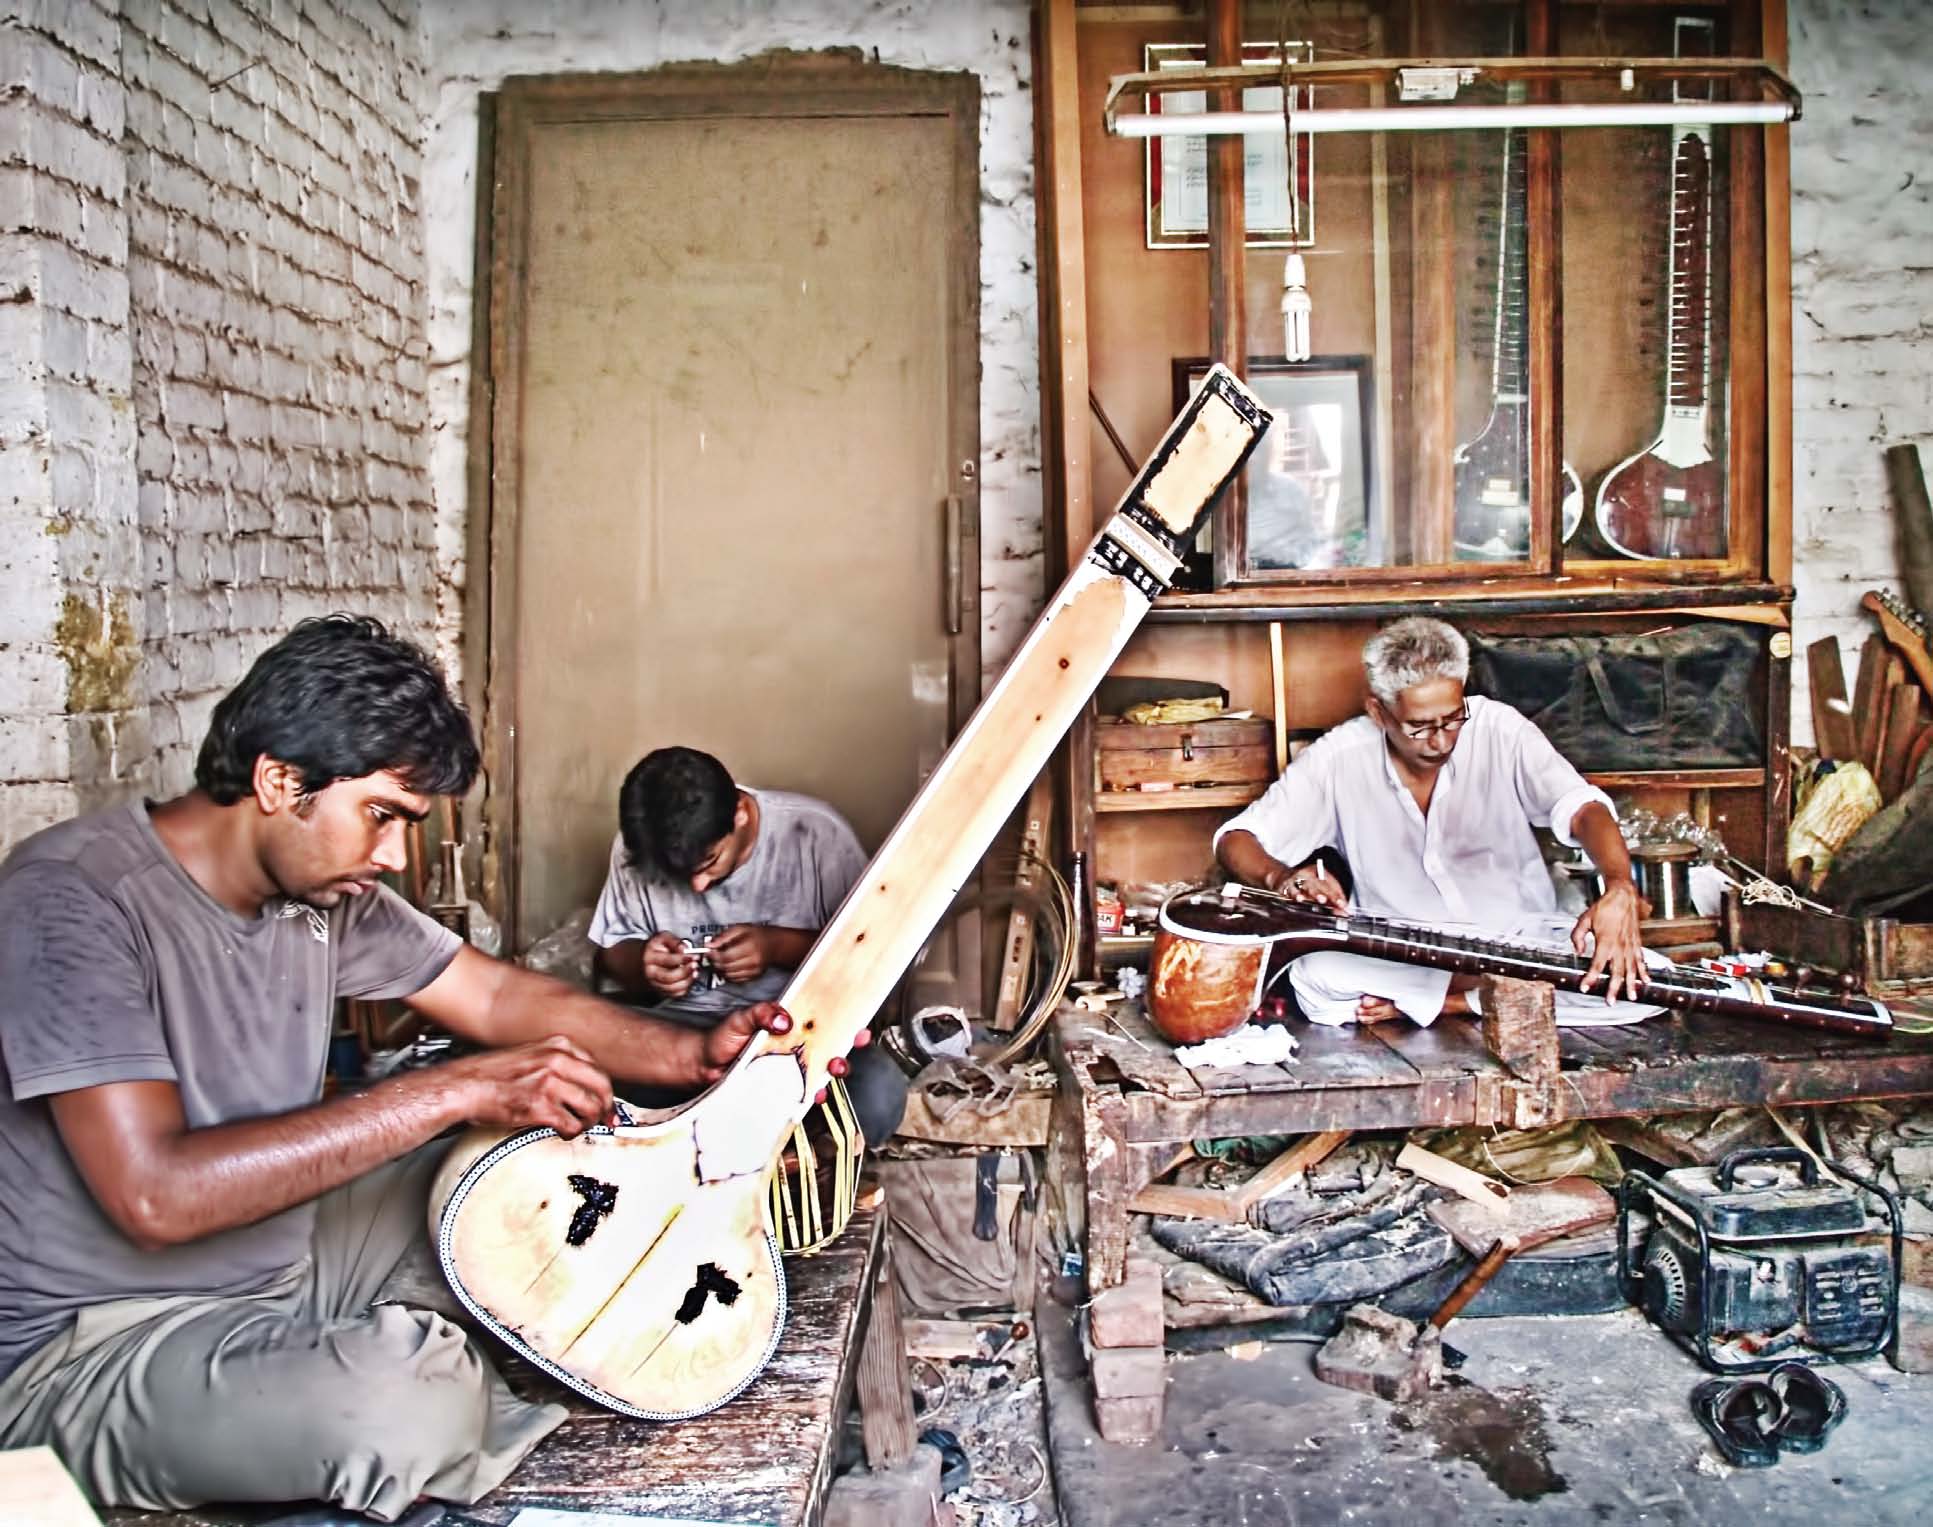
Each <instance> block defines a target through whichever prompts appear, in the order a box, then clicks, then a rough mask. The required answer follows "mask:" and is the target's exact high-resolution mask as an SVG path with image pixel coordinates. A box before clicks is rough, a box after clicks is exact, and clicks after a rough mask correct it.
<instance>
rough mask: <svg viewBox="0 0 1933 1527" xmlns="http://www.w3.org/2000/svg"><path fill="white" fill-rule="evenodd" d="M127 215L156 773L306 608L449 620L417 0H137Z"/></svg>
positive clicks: (168, 768) (163, 786)
mask: <svg viewBox="0 0 1933 1527" xmlns="http://www.w3.org/2000/svg"><path fill="white" fill-rule="evenodd" d="M121 61H122V69H123V74H124V78H125V80H126V86H127V220H128V231H129V244H130V247H129V257H128V276H129V286H130V296H131V308H132V312H131V327H132V330H133V338H134V367H133V397H134V411H135V418H136V422H137V426H138V431H139V435H138V438H139V446H138V451H137V467H138V475H139V504H140V524H141V552H142V586H143V610H142V632H143V646H142V666H143V670H144V674H145V677H146V682H147V690H148V698H149V710H150V715H149V727H150V732H151V736H152V741H153V746H154V762H153V766H152V778H151V780H150V784H151V786H152V787H153V788H156V789H159V790H160V791H162V792H163V793H173V792H174V791H177V790H179V789H182V788H184V787H185V786H186V785H187V784H188V782H189V780H190V778H191V775H192V770H193V764H194V751H195V748H196V747H197V746H198V745H199V743H200V739H201V734H202V732H203V730H204V728H205V725H206V722H207V718H208V713H209V711H210V710H211V709H212V708H213V706H214V704H215V702H216V700H218V699H219V698H220V697H221V695H222V693H223V692H224V691H226V690H227V689H228V688H229V687H230V686H231V685H232V684H233V683H234V682H235V680H236V679H237V678H239V677H240V675H241V673H242V671H243V669H244V668H245V667H246V666H247V664H248V662H249V661H250V659H251V658H252V657H253V656H254V655H255V653H256V652H258V651H259V650H260V649H261V648H262V647H264V646H266V645H267V644H268V643H269V642H271V641H272V640H274V638H275V637H276V636H277V635H278V634H280V633H281V632H282V631H284V630H286V629H287V628H288V627H289V626H290V625H292V624H294V623H295V622H296V621H297V620H299V619H301V618H302V617H304V616H306V615H313V614H320V613H326V612H327V611H330V610H337V609H352V610H357V611H361V612H364V613H368V614H373V615H377V616H379V617H381V618H383V619H386V620H389V621H391V622H393V623H398V624H400V625H402V626H404V627H406V628H411V629H413V630H415V631H416V632H417V633H418V634H419V635H422V636H425V637H427V636H428V635H429V634H430V631H431V627H432V624H433V620H434V613H435V592H434V590H435V569H434V564H433V551H432V548H433V544H434V534H433V524H432V519H431V512H430V496H429V478H428V471H427V441H426V438H425V427H426V421H425V409H424V395H425V394H424V356H425V349H424V339H423V295H424V285H423V240H422V219H421V217H420V214H419V208H418V194H419V193H418V179H419V176H420V174H421V165H420V158H421V156H420V149H419V140H420V123H421V91H422V79H423V74H422V60H421V43H420V38H419V36H418V33H417V30H416V17H415V9H414V6H413V5H412V4H408V3H407V0H336V3H332V4H316V3H309V4H304V5H301V6H290V5H283V4H267V3H255V4H241V3H236V0H139V3H135V0H129V4H128V5H127V9H126V14H125V16H124V18H123V25H122V33H121Z"/></svg>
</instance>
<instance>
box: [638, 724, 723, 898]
mask: <svg viewBox="0 0 1933 1527" xmlns="http://www.w3.org/2000/svg"><path fill="white" fill-rule="evenodd" d="M737 809H738V786H737V785H735V784H734V783H733V782H732V777H731V775H730V774H729V773H728V772H727V771H726V769H725V766H724V765H723V764H722V763H720V762H719V761H718V760H717V759H715V758H713V757H712V756H711V754H709V753H700V752H699V751H698V750H697V749H696V748H659V749H657V750H656V751H655V752H651V753H647V754H645V755H644V757H643V758H642V759H640V760H639V761H638V763H637V764H636V766H635V767H633V768H632V770H631V772H630V773H629V774H627V775H625V776H624V785H623V787H622V788H621V789H620V790H619V791H618V797H617V819H618V829H619V831H621V832H622V833H623V834H624V851H625V852H626V853H627V854H629V855H630V856H631V863H632V864H633V865H634V866H636V867H637V868H639V869H644V868H645V867H646V866H647V865H648V864H650V863H652V862H654V861H655V862H656V863H657V865H658V867H659V868H660V869H663V870H664V871H666V872H667V873H668V874H672V875H689V874H690V873H691V872H692V871H693V870H695V869H697V868H698V866H699V865H701V864H703V863H704V862H705V855H706V854H707V853H709V852H710V850H711V846H712V845H713V844H714V843H716V842H717V841H718V840H719V839H720V838H722V837H724V836H725V834H726V833H728V832H730V831H731V830H732V815H733V813H734V812H736V811H737Z"/></svg>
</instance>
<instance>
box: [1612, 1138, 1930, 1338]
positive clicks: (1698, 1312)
mask: <svg viewBox="0 0 1933 1527" xmlns="http://www.w3.org/2000/svg"><path fill="white" fill-rule="evenodd" d="M1822 1165H1823V1166H1824V1167H1825V1169H1826V1170H1827V1171H1828V1172H1829V1173H1830V1174H1831V1176H1832V1177H1833V1178H1836V1179H1839V1180H1837V1181H1823V1180H1821V1177H1820V1167H1821V1166H1822ZM1875 1203H1876V1204H1877V1205H1878V1206H1879V1207H1880V1208H1883V1210H1884V1213H1883V1214H1881V1213H1879V1212H1876V1211H1875V1208H1874V1205H1875ZM1901 1228H1902V1227H1901V1223H1900V1212H1899V1203H1898V1201H1897V1200H1896V1199H1895V1198H1894V1197H1893V1195H1892V1194H1890V1193H1888V1192H1887V1191H1886V1190H1885V1189H1884V1188H1882V1187H1881V1186H1880V1185H1879V1184H1878V1183H1876V1182H1871V1181H1869V1180H1868V1179H1866V1178H1864V1177H1860V1176H1857V1175H1855V1174H1854V1173H1852V1172H1849V1171H1847V1170H1846V1169H1845V1168H1844V1167H1841V1166H1837V1165H1835V1164H1833V1163H1832V1162H1822V1161H1821V1160H1820V1159H1819V1158H1818V1157H1815V1156H1812V1155H1809V1154H1808V1153H1806V1152H1805V1151H1802V1150H1797V1149H1795V1148H1793V1147H1790V1146H1778V1147H1774V1148H1771V1149H1765V1150H1740V1151H1733V1152H1732V1153H1731V1154H1730V1155H1728V1156H1727V1157H1725V1159H1724V1160H1723V1161H1722V1162H1720V1163H1719V1164H1718V1165H1717V1166H1715V1167H1711V1166H1702V1167H1682V1168H1680V1169H1678V1170H1677V1171H1672V1172H1666V1173H1665V1174H1664V1175H1663V1177H1662V1178H1657V1177H1650V1176H1647V1175H1646V1174H1645V1173H1643V1172H1632V1173H1629V1174H1628V1175H1627V1176H1626V1177H1625V1179H1624V1185H1623V1187H1622V1188H1621V1189H1620V1191H1619V1194H1618V1282H1619V1284H1620V1285H1621V1286H1622V1287H1623V1289H1624V1296H1625V1298H1627V1299H1628V1300H1630V1301H1631V1303H1633V1304H1635V1305H1637V1306H1638V1307H1639V1308H1640V1309H1642V1310H1643V1311H1644V1312H1645V1313H1646V1314H1647V1315H1649V1316H1650V1317H1651V1318H1652V1319H1653V1320H1654V1321H1656V1322H1657V1323H1658V1324H1659V1325H1660V1326H1662V1327H1663V1328H1664V1329H1665V1330H1666V1331H1667V1332H1669V1333H1670V1334H1671V1336H1672V1338H1673V1339H1674V1340H1675V1341H1677V1342H1678V1343H1679V1344H1680V1345H1681V1346H1683V1347H1684V1348H1686V1349H1687V1350H1688V1351H1690V1352H1691V1353H1692V1354H1693V1355H1694V1356H1696V1357H1697V1358H1698V1359H1699V1361H1700V1362H1702V1363H1704V1364H1705V1366H1706V1367H1708V1368H1711V1369H1713V1370H1714V1371H1716V1372H1719V1373H1751V1372H1756V1371H1760V1370H1763V1369H1767V1368H1771V1367H1774V1366H1775V1365H1777V1364H1778V1363H1781V1362H1788V1361H1792V1360H1794V1359H1797V1360H1799V1361H1805V1360H1807V1359H1808V1358H1815V1357H1818V1358H1822V1357H1835V1358H1844V1357H1865V1356H1867V1355H1869V1354H1870V1353H1874V1352H1877V1351H1878V1350H1879V1349H1880V1348H1881V1347H1883V1346H1884V1345H1885V1344H1886V1340H1887V1338H1888V1337H1889V1336H1890V1335H1891V1334H1892V1329H1893V1319H1894V1315H1895V1312H1896V1310H1897V1309H1898V1306H1899V1266H1900V1235H1901Z"/></svg>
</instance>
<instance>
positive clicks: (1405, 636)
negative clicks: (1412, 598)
mask: <svg viewBox="0 0 1933 1527" xmlns="http://www.w3.org/2000/svg"><path fill="white" fill-rule="evenodd" d="M1362 666H1363V673H1364V675H1365V676H1366V677H1367V678H1368V680H1369V692H1370V693H1371V694H1372V695H1374V696H1375V697H1376V698H1377V699H1378V700H1381V701H1382V702H1383V704H1385V705H1394V704H1395V703H1396V697H1397V696H1398V695H1400V694H1401V693H1402V692H1403V691H1404V690H1406V689H1408V688H1409V687H1410V686H1411V685H1413V684H1427V683H1428V682H1429V681H1430V680H1431V679H1455V680H1456V681H1457V682H1458V683H1459V684H1460V683H1462V682H1463V681H1464V680H1465V679H1467V678H1469V677H1470V644H1469V643H1468V642H1466V641H1465V640H1464V639H1463V633H1462V632H1461V631H1459V630H1457V628H1456V627H1455V626H1452V625H1448V624H1446V623H1445V622H1443V621H1440V620H1432V619H1430V617H1429V616H1427V615H1411V616H1409V617H1407V618H1406V619H1403V620H1399V621H1395V622H1393V623H1392V624H1390V625H1387V626H1384V627H1383V629H1382V630H1380V631H1378V632H1377V633H1376V634H1375V635H1374V636H1372V637H1370V639H1369V641H1368V642H1367V643H1366V644H1365V645H1364V647H1363V649H1362Z"/></svg>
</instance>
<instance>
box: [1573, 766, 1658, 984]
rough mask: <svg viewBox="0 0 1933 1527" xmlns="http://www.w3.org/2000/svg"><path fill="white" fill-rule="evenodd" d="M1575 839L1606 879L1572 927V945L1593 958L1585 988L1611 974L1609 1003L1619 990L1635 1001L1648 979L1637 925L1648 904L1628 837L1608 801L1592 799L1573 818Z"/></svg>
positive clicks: (1601, 875)
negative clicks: (1641, 894) (1633, 864)
mask: <svg viewBox="0 0 1933 1527" xmlns="http://www.w3.org/2000/svg"><path fill="white" fill-rule="evenodd" d="M1571 836H1572V837H1574V838H1576V839H1577V841H1578V842H1579V843H1581V844H1582V845H1583V846H1584V852H1585V853H1587V854H1589V855H1590V856H1591V863H1592V864H1594V865H1596V866H1597V872H1598V875H1599V876H1600V877H1601V878H1602V879H1603V881H1604V894H1603V895H1602V896H1601V897H1599V898H1598V899H1597V901H1595V902H1593V903H1592V904H1591V906H1590V907H1589V909H1588V910H1586V911H1585V913H1584V915H1583V916H1582V917H1580V918H1578V920H1577V922H1576V924H1575V925H1574V926H1573V927H1572V929H1571V945H1572V947H1573V948H1575V949H1576V950H1577V952H1578V953H1579V954H1582V953H1584V952H1585V951H1586V949H1587V948H1588V949H1589V950H1590V955H1591V967H1590V970H1589V972H1588V973H1587V974H1586V975H1585V977H1584V980H1583V983H1582V989H1583V990H1585V991H1589V990H1590V989H1591V987H1592V986H1593V985H1594V984H1595V983H1596V981H1597V978H1598V977H1599V976H1600V975H1606V974H1608V976H1609V978H1610V979H1609V981H1608V982H1607V984H1606V986H1605V988H1604V998H1605V1000H1606V1001H1607V1002H1608V1001H1610V1000H1611V999H1612V998H1614V997H1616V996H1617V994H1618V989H1619V987H1623V988H1624V991H1625V994H1626V995H1627V996H1629V997H1631V998H1634V999H1635V998H1636V997H1637V995H1638V988H1639V987H1640V986H1642V985H1643V984H1644V980H1645V976H1644V945H1643V942H1642V941H1641V939H1640V937H1639V933H1640V929H1639V927H1638V922H1639V919H1640V918H1642V917H1643V916H1644V912H1645V906H1644V902H1643V900H1642V899H1641V898H1640V897H1639V895H1638V888H1637V886H1636V884H1635V883H1634V882H1633V881H1632V879H1631V854H1630V851H1629V850H1628V849H1627V848H1626V847H1625V846H1624V834H1623V833H1622V832H1620V831H1619V830H1618V824H1617V818H1615V817H1614V816H1612V815H1611V813H1610V812H1609V811H1607V810H1606V809H1605V807H1604V803H1603V802H1602V801H1591V802H1590V803H1588V804H1587V805H1585V806H1584V807H1583V808H1582V809H1581V810H1580V811H1579V812H1578V813H1577V815H1576V817H1575V818H1573V819H1572V822H1571ZM1586 935H1589V937H1588V938H1587V937H1586Z"/></svg>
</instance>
